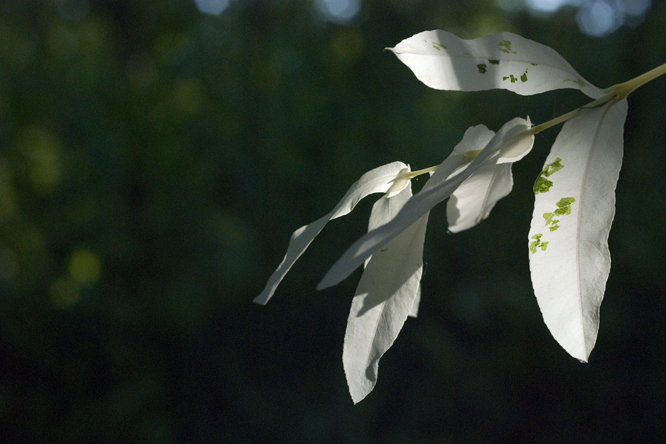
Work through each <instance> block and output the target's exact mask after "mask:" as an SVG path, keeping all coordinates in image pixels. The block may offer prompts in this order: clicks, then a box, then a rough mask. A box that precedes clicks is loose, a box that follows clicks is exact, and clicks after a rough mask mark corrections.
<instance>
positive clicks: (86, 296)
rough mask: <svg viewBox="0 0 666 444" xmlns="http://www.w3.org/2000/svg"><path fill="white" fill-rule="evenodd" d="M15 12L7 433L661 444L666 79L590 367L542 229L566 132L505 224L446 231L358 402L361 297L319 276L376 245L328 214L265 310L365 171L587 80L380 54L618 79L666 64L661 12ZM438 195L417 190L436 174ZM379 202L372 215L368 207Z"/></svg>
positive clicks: (12, 4)
mask: <svg viewBox="0 0 666 444" xmlns="http://www.w3.org/2000/svg"><path fill="white" fill-rule="evenodd" d="M361 6H362V9H361V12H360V13H359V15H358V16H357V17H356V18H355V19H353V20H352V21H351V22H349V23H347V24H334V23H330V22H327V21H326V20H325V17H324V16H323V15H322V14H321V13H320V12H319V11H318V9H317V7H316V4H315V3H314V2H301V1H296V0H283V1H278V0H259V1H241V0H236V1H233V2H231V4H230V6H229V8H228V9H227V10H226V11H224V12H223V13H222V14H221V15H220V16H219V17H212V16H207V15H204V14H202V13H200V12H199V11H198V10H197V8H196V6H195V5H194V2H193V1H190V0H169V1H157V0H145V1H131V0H113V1H90V2H86V1H64V0H53V1H46V0H39V1H38V0H30V1H19V0H13V1H12V0H9V1H4V2H2V3H0V436H2V441H3V442H100V443H106V442H108V443H119V442H152V443H175V442H188V443H193V442H211V443H212V442H215V443H217V442H253V443H296V442H312V443H327V442H331V443H333V442H335V443H339V442H350V443H351V442H358V443H370V442H382V443H410V442H419V443H425V442H433V443H434V442H437V443H443V442H466V443H470V442H471V443H475V442H478V443H481V442H483V443H494V442H496V443H504V442H544V443H546V442H553V443H555V442H630V441H631V442H657V441H658V440H659V438H660V437H662V436H663V423H664V421H665V420H666V383H665V381H666V351H665V350H666V329H665V328H664V327H666V322H665V316H664V313H666V303H665V301H664V294H665V292H666V276H665V273H664V270H665V269H666V268H665V267H664V263H665V262H664V256H663V254H664V251H665V250H666V248H665V247H666V242H665V239H666V235H665V234H666V232H665V231H664V227H663V221H664V220H665V219H666V198H665V197H664V196H666V175H665V174H664V172H663V171H664V168H663V165H665V164H666V154H665V153H666V130H665V129H664V125H663V121H664V112H663V109H664V105H663V104H664V100H666V79H659V80H657V81H655V82H653V83H651V84H649V85H647V86H645V87H644V88H643V89H641V90H638V91H637V92H636V93H634V94H633V95H632V96H631V97H630V112H629V118H628V122H627V126H626V131H625V146H626V155H625V165H624V168H623V171H622V173H621V176H620V182H619V185H618V193H617V216H616V221H615V224H614V228H613V230H612V231H611V238H610V244H611V252H612V254H613V269H612V271H611V277H610V281H609V284H608V290H607V292H606V301H605V302H604V305H603V306H602V310H601V319H602V320H601V331H600V336H599V340H598V344H597V348H596V350H595V351H594V352H593V354H592V357H591V360H590V363H589V364H586V365H583V364H579V363H578V362H577V361H575V360H573V359H572V358H570V357H569V356H568V355H566V353H565V352H564V351H563V350H561V349H560V348H559V346H558V345H557V343H555V341H554V340H553V339H552V338H551V337H550V335H549V333H548V331H547V329H546V327H545V326H544V325H543V323H542V322H541V317H540V313H539V310H538V307H537V304H536V301H535V300H534V297H533V295H532V290H531V286H530V280H529V271H528V265H527V239H526V236H527V231H528V228H529V220H530V217H531V212H532V209H531V205H532V203H533V194H532V191H531V185H532V183H533V180H534V178H535V177H536V176H537V175H538V173H539V171H540V169H541V166H542V164H543V160H544V159H545V157H546V155H547V152H548V149H549V147H550V144H552V142H553V141H554V139H555V137H556V134H557V130H550V131H548V132H546V133H545V134H544V135H543V136H540V137H539V139H538V140H537V144H536V146H535V150H534V152H533V153H532V154H531V155H530V156H528V157H527V158H526V159H525V160H524V161H522V162H520V163H519V164H517V165H516V166H515V167H514V172H515V189H514V192H513V193H512V194H511V195H510V196H509V197H507V198H505V199H504V200H502V201H501V202H500V203H499V204H498V205H497V207H496V209H495V210H494V212H493V214H492V215H491V217H490V219H489V220H488V221H486V222H484V223H482V224H481V225H480V226H478V227H476V228H474V229H472V230H469V231H467V232H464V233H461V234H457V235H449V234H447V233H446V220H445V216H444V211H443V208H442V209H441V210H435V211H434V212H433V214H432V215H431V219H430V225H429V232H428V235H427V240H426V258H425V259H426V268H425V277H424V281H423V299H422V306H421V307H422V308H421V313H420V317H419V319H416V320H410V321H408V322H407V324H406V325H405V328H404V330H403V332H402V333H401V336H400V338H399V339H398V341H397V342H396V344H395V346H394V347H393V348H392V349H391V350H390V351H389V353H388V354H387V355H386V356H385V357H384V358H383V359H382V368H381V372H380V378H379V383H378V385H377V388H376V389H375V391H374V392H373V393H372V394H371V395H370V396H369V397H368V399H366V400H365V401H363V402H362V403H361V404H359V405H357V406H353V405H352V403H351V400H350V398H349V395H348V394H347V391H346V384H345V380H344V375H343V371H342V362H341V353H342V339H343V334H344V328H345V322H346V316H347V311H348V308H349V304H350V301H351V297H352V295H353V291H354V288H355V282H353V281H354V280H355V279H356V278H357V276H358V275H354V276H355V277H353V278H352V279H350V280H349V282H345V283H343V284H341V285H339V286H338V287H336V288H334V289H331V290H327V291H325V292H322V293H317V292H315V290H314V287H315V285H316V282H318V280H319V279H320V278H321V276H323V273H324V272H325V271H326V270H327V267H329V266H330V265H331V264H332V263H333V262H334V260H335V259H336V258H337V256H338V255H339V254H341V253H342V252H343V251H344V248H345V247H346V246H347V245H348V244H349V243H350V242H352V241H353V240H355V239H356V238H357V237H358V236H360V235H361V234H362V233H363V231H364V229H365V224H366V221H365V220H364V219H365V218H366V217H367V212H368V211H369V208H370V205H371V203H365V202H364V203H362V204H361V205H359V208H358V210H357V211H355V214H353V215H351V216H349V217H347V218H344V219H343V220H340V221H335V222H334V223H332V224H331V226H330V227H328V228H327V230H326V231H325V232H324V233H323V234H322V236H321V238H319V239H317V240H316V241H315V242H314V244H313V246H312V248H311V249H310V250H309V251H308V252H307V253H306V254H307V256H305V259H304V260H303V261H302V262H300V263H298V264H297V265H296V267H295V268H294V269H293V270H292V273H291V274H290V275H289V276H288V277H287V279H286V280H285V282H284V283H283V284H282V286H281V287H280V288H279V289H278V292H277V294H276V296H275V297H274V299H273V300H272V301H271V302H270V303H269V304H268V306H266V307H258V306H256V305H254V304H252V303H251V300H252V298H253V297H254V296H256V295H257V294H258V293H259V292H260V291H261V289H262V287H263V284H264V282H265V280H266V279H267V278H268V276H269V275H270V273H271V272H272V270H273V269H274V268H275V267H276V266H277V265H278V264H279V262H280V260H281V258H282V255H283V254H284V251H285V248H286V245H287V241H288V238H289V235H290V233H291V232H292V231H293V230H294V229H296V228H298V227H300V226H302V225H303V224H305V223H308V222H310V221H312V220H314V219H316V218H317V217H319V216H321V215H323V214H325V213H327V212H328V211H330V209H331V208H332V207H333V206H334V205H335V203H336V202H337V201H338V199H339V198H340V197H341V196H342V194H343V193H344V191H345V190H346V189H347V187H348V186H349V185H350V184H351V183H352V182H353V181H355V180H356V179H357V178H358V177H359V176H360V175H361V174H362V173H363V172H365V171H367V170H369V169H371V168H373V167H375V166H378V165H381V164H383V163H388V162H391V161H394V160H401V161H404V162H408V163H410V164H411V165H412V167H414V168H422V167H427V166H431V165H434V164H437V163H439V162H441V160H442V159H443V158H444V157H445V156H446V155H447V154H448V152H449V151H450V150H451V149H452V147H453V146H454V145H455V143H457V141H459V140H460V138H461V137H462V134H463V133H464V131H465V129H466V128H468V127H469V126H471V125H476V124H479V123H484V124H486V125H487V126H488V127H490V128H491V129H494V130H496V129H498V128H499V127H500V126H501V125H502V124H503V123H504V122H506V121H508V120H510V119H511V118H513V117H516V116H521V117H524V116H526V115H529V116H530V117H531V119H532V121H533V122H535V123H539V122H543V121H545V120H547V119H550V118H552V117H553V116H555V115H559V114H561V113H564V112H566V111H569V110H570V109H572V108H574V107H576V106H579V105H581V104H583V103H585V98H584V97H583V96H582V95H580V94H576V93H575V92H567V91H557V92H553V93H550V94H545V95H540V96H535V97H519V96H515V95H512V94H510V93H508V92H504V91H490V92H482V93H467V94H465V93H451V92H442V91H434V90H430V89H428V88H426V87H425V86H423V85H422V84H420V82H418V81H417V80H416V79H415V78H414V77H413V75H412V74H411V72H409V70H408V69H407V68H406V67H404V66H403V65H402V64H401V63H400V62H399V61H398V60H396V58H395V57H394V56H393V55H392V54H389V53H387V52H383V51H382V50H383V48H384V47H387V46H394V45H395V44H397V43H398V42H399V41H400V40H402V39H404V38H406V37H409V36H411V35H413V34H415V33H417V32H420V31H423V30H426V29H437V28H440V29H446V30H448V31H451V32H453V33H456V34H457V35H459V36H461V37H464V38H473V37H478V36H481V35H484V34H488V33H492V32H496V31H512V32H516V33H519V34H521V35H523V36H525V37H527V38H530V39H533V40H536V41H539V42H541V43H544V44H546V45H549V46H551V47H553V48H555V49H556V50H557V51H559V52H560V53H561V54H562V55H563V56H564V57H565V58H566V59H567V60H568V61H569V62H570V63H571V64H572V65H573V66H574V67H575V68H576V69H577V70H578V71H579V72H580V73H581V74H582V75H583V76H585V77H586V78H587V79H588V80H590V81H592V82H593V83H595V84H597V85H599V86H610V85H612V84H614V83H618V82H621V81H624V80H627V79H629V78H632V77H634V76H636V75H638V74H641V73H642V72H644V71H646V70H648V69H650V68H653V67H654V66H656V65H658V64H661V63H664V62H665V61H666V34H664V32H663V23H665V22H666V6H665V5H664V3H663V2H655V3H654V5H653V8H652V10H650V11H649V12H648V14H647V15H646V17H645V20H644V21H643V22H642V23H640V24H637V25H636V26H634V27H633V28H632V27H624V28H621V29H620V30H618V31H616V32H615V33H613V34H611V35H609V36H607V37H605V38H603V39H596V38H590V37H585V36H583V35H581V34H580V33H579V31H578V29H577V27H576V25H575V22H574V20H573V16H574V10H573V9H572V8H568V9H567V8H564V9H562V10H560V11H559V12H558V13H557V14H554V15H550V16H547V17H545V16H544V17H532V16H530V15H529V14H528V13H527V12H526V11H525V10H517V11H516V12H506V11H503V10H502V9H500V8H499V7H498V6H497V5H496V3H495V2H494V1H492V0H472V1H465V2H458V1H442V2H424V1H419V0H409V1H402V0H401V1H398V0H390V1H378V0H366V1H363V2H362V5H361ZM417 183H418V181H417ZM364 212H365V213H364Z"/></svg>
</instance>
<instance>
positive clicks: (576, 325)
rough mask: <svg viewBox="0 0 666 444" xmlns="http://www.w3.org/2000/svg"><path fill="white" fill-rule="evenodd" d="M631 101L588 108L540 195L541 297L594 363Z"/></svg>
mask: <svg viewBox="0 0 666 444" xmlns="http://www.w3.org/2000/svg"><path fill="white" fill-rule="evenodd" d="M626 116H627V101H626V99H625V100H621V101H619V102H615V101H613V102H609V103H607V104H605V105H603V106H600V107H597V108H593V109H582V110H580V111H578V113H577V114H576V115H575V116H574V117H573V118H572V119H570V120H569V121H568V122H567V123H566V124H565V125H564V127H563V128H562V131H561V132H560V134H559V135H558V136H557V139H556V140H555V143H554V145H553V148H552V150H551V152H550V155H549V156H548V158H547V159H546V165H545V167H544V169H543V171H542V172H541V174H540V175H539V177H538V179H537V181H536V183H535V184H534V190H535V192H536V199H535V204H534V214H533V216H532V225H531V228H530V233H529V249H530V253H529V257H530V271H531V273H532V283H533V286H534V293H535V295H536V298H537V302H538V303H539V308H540V309H541V313H542V314H543V318H544V321H545V323H546V325H547V326H548V329H549V330H550V332H551V333H552V335H553V337H554V338H555V339H556V340H557V342H559V343H560V345H561V346H562V347H563V348H564V349H565V350H566V351H567V352H569V354H571V355H572V356H573V357H575V358H578V359H579V360H581V361H587V359H588V357H589V355H590V352H591V351H592V348H593V347H594V344H595V342H596V339H597V332H598V329H599V307H600V305H601V300H602V299H603V295H604V288H605V286H606V280H607V279H608V273H609V271H610V253H609V251H608V233H609V231H610V227H611V223H612V222H613V217H614V215H615V186H616V184H617V179H618V176H619V172H620V167H621V165H622V151H623V149H622V146H623V141H622V139H623V131H624V130H623V127H624V121H625V119H626Z"/></svg>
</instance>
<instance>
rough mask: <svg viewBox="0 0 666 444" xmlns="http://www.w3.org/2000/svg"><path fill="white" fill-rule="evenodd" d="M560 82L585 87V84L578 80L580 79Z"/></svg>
mask: <svg viewBox="0 0 666 444" xmlns="http://www.w3.org/2000/svg"><path fill="white" fill-rule="evenodd" d="M562 82H563V83H566V82H574V83H575V84H576V85H578V86H580V87H581V88H583V87H585V82H583V81H582V80H580V79H576V80H573V79H564V80H563V81H562Z"/></svg>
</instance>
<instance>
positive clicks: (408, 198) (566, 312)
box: [255, 31, 627, 403]
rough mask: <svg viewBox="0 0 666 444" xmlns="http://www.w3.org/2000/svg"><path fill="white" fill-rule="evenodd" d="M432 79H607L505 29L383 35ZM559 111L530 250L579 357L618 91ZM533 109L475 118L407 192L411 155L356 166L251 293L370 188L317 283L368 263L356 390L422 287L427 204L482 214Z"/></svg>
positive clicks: (349, 357)
mask: <svg viewBox="0 0 666 444" xmlns="http://www.w3.org/2000/svg"><path fill="white" fill-rule="evenodd" d="M390 50H391V51H393V52H394V53H395V54H396V55H397V56H398V58H399V59H400V60H401V61H402V62H404V63H405V64H406V65H407V66H408V67H409V68H410V69H411V70H412V71H413V72H414V74H415V75H416V77H417V78H418V79H419V80H421V81H422V82H423V83H425V84H426V85H428V86H430V87H432V88H437V89H444V90H460V91H480V90H487V89H493V88H501V89H507V90H510V91H513V92H515V93H518V94H522V95H530V94H538V93H542V92H545V91H551V90H555V89H561V88H574V89H579V90H580V91H582V92H583V93H584V94H586V95H588V96H589V97H591V98H593V99H600V98H602V97H605V96H607V94H609V93H610V91H611V90H610V89H609V90H601V89H599V88H597V87H596V86H594V85H592V84H590V83H589V82H587V81H586V80H585V79H583V78H582V77H581V76H580V75H579V74H578V73H577V72H576V71H575V70H574V69H573V68H572V67H571V66H570V65H569V64H568V63H567V62H566V61H565V60H564V59H563V58H562V57H561V56H560V55H559V54H557V52H555V51H554V50H553V49H551V48H549V47H547V46H544V45H541V44H538V43H535V42H532V41H530V40H527V39H524V38H522V37H520V36H517V35H515V34H511V33H499V34H493V35H488V36H485V37H481V38H478V39H475V40H462V39H459V38H458V37H456V36H454V35H453V34H450V33H447V32H445V31H426V32H422V33H420V34H416V35H415V36H413V37H411V38H409V39H406V40H404V41H402V42H401V43H400V44H398V45H397V46H396V47H395V48H390ZM599 103H601V105H598V106H596V107H590V108H583V109H581V110H579V111H578V112H577V113H576V114H575V115H574V116H573V117H572V118H571V119H569V120H568V121H567V123H566V124H565V125H564V127H563V129H562V131H561V133H560V134H559V136H558V137H557V139H556V141H555V143H554V145H553V147H552V150H551V153H550V155H549V156H548V159H547V160H546V164H545V166H544V169H543V171H542V172H541V173H540V174H539V176H538V178H537V180H536V182H535V185H534V191H535V196H536V199H535V206H534V215H533V219H532V225H531V229H530V233H529V235H528V245H527V246H528V254H529V258H530V269H531V274H532V282H533V285H534V291H535V294H536V297H537V301H538V303H539V307H540V308H541V311H542V314H543V317H544V321H545V323H546V325H547V326H548V328H549V329H550V331H551V333H552V334H553V336H554V337H555V339H556V340H557V341H558V342H559V343H560V344H561V345H562V347H563V348H564V349H565V350H567V351H568V352H569V353H570V354H571V355H572V356H574V357H576V358H578V359H580V360H582V361H586V360H587V358H588V356H589V354H590V352H591V350H592V348H593V347H594V343H595V341H596V336H597V331H598V327H599V306H600V304H601V299H602V297H603V294H604V288H605V285H606V280H607V278H608V273H609V270H610V255H609V252H608V245H607V239H608V232H609V230H610V226H611V223H612V220H613V216H614V212H615V185H616V183H617V179H618V175H619V170H620V166H621V163H622V149H623V148H622V145H623V143H622V134H623V126H624V120H625V118H626V114H627V102H626V99H619V98H611V99H609V100H602V101H601V102H599ZM531 128H532V124H531V122H530V121H529V118H528V119H523V118H515V119H513V120H511V121H509V122H507V123H506V124H504V125H503V126H502V127H501V128H500V129H499V130H498V131H497V133H494V132H493V131H491V130H489V129H488V128H486V127H485V126H483V125H478V126H474V127H471V128H469V129H468V130H467V131H466V132H465V135H464V137H463V139H462V141H461V142H460V143H459V144H458V145H457V146H456V147H455V148H454V149H453V151H452V152H451V154H450V155H449V156H448V157H447V158H446V159H445V160H444V161H443V162H442V163H441V164H440V165H439V166H438V167H437V169H436V170H435V171H434V173H433V174H432V175H431V177H430V178H429V180H428V181H427V182H426V183H425V185H424V186H423V188H422V189H421V190H420V191H419V192H418V193H416V194H414V195H412V190H411V184H410V178H411V176H410V169H409V167H408V166H407V165H406V164H404V163H402V162H393V163H390V164H388V165H384V166H382V167H379V168H376V169H374V170H372V171H369V172H368V173H366V174H364V175H363V176H362V177H361V178H360V179H359V180H358V181H357V182H356V183H355V184H354V185H352V187H351V188H350V189H349V191H348V192H347V194H346V195H345V196H344V197H343V198H342V200H341V201H340V202H339V203H338V205H337V206H336V207H335V208H334V209H333V210H332V211H331V212H330V213H329V214H327V215H326V216H324V217H322V218H320V219H318V220H317V221H315V222H313V223H311V224H309V225H306V226H304V227H301V228H300V229H298V230H296V231H295V232H294V234H293V235H292V238H291V240H290V242H289V247H288V249H287V254H286V255H285V257H284V260H283V261H282V263H281V264H280V266H279V267H278V268H277V270H276V271H275V272H274V273H273V275H272V276H271V277H270V279H269V281H268V283H267V285H266V288H265V289H264V291H263V292H262V293H261V294H260V295H259V296H258V297H257V298H256V299H255V302H257V303H260V304H265V303H266V302H268V300H269V299H270V298H271V296H272V295H273V293H274V292H275V289H276V288H277V286H278V285H279V283H280V282H281V281H282V279H283V278H284V276H285V275H286V273H287V272H288V271H289V269H290V268H291V266H292V265H293V264H294V262H295V261H296V260H297V259H298V258H299V257H300V256H301V254H303V252H304V251H305V250H306V249H307V247H308V246H309V245H310V243H311V242H312V240H313V239H314V238H315V237H316V236H317V235H318V234H319V232H320V231H321V230H322V229H323V227H324V226H325V225H326V223H328V221H330V220H332V219H335V218H337V217H340V216H343V215H345V214H348V213H349V212H350V211H352V209H353V208H354V206H355V205H356V204H357V203H358V202H359V201H360V200H361V199H362V198H364V197H365V196H367V195H369V194H373V193H385V194H384V196H383V197H381V198H380V199H379V200H377V202H376V203H375V204H374V206H373V208H372V212H371V215H370V222H369V226H368V233H367V234H366V235H365V236H363V237H362V238H361V239H359V240H358V241H356V242H355V243H354V244H352V246H351V247H349V249H348V250H347V251H346V252H345V253H344V254H343V255H342V256H341V257H340V259H339V260H338V261H337V262H336V263H335V264H334V265H333V266H332V267H331V269H330V270H329V271H328V273H326V275H325V276H324V278H323V280H322V281H321V282H320V284H319V285H318V287H317V288H318V289H323V288H327V287H330V286H332V285H335V284H337V283H339V282H340V281H342V280H343V279H345V278H346V277H347V276H349V274H351V273H352V272H353V271H354V270H355V269H356V268H358V267H359V266H361V265H364V266H365V270H364V272H363V275H362V276H361V280H360V282H359V284H358V287H357V289H356V294H355V296H354V298H353V301H352V307H351V311H350V314H349V318H348V323H347V331H346V333H345V342H344V350H343V364H344V368H345V374H346V376H347V382H348V385H349V390H350V393H351V396H352V399H353V401H354V402H355V403H356V402H358V401H360V400H362V399H363V398H364V397H365V396H367V394H368V393H370V391H372V389H373V388H374V385H375V383H376V381H377V374H378V366H379V360H380V358H381V357H382V355H383V354H384V353H385V352H386V351H387V350H388V349H389V348H390V347H391V345H392V344H393V342H394V341H395V339H396V337H397V335H398V333H399V332H400V330H401V329H402V326H403V324H404V322H405V320H406V319H407V317H408V316H410V315H412V316H416V313H417V311H418V304H419V300H420V297H421V289H420V280H421V274H422V269H423V259H422V258H423V244H424V239H425V231H426V224H427V221H428V215H429V212H430V210H431V209H432V208H433V207H434V206H435V205H437V204H438V203H440V202H442V201H444V200H446V199H449V200H448V203H447V209H446V214H447V218H448V222H449V230H450V231H451V232H454V233H456V232H459V231H462V230H466V229H468V228H471V227H473V226H475V225H477V224H478V223H479V222H480V221H481V220H483V219H485V218H487V217H488V215H489V214H490V211H491V210H492V208H493V207H494V206H495V204H496V203H497V201H498V200H499V199H501V198H503V197H505V196H506V195H508V194H509V192H510V191H511V188H512V187H513V179H512V175H511V165H512V163H513V162H516V161H518V160H520V159H522V158H523V157H524V156H525V155H527V154H528V153H529V152H530V150H531V149H532V145H533V143H534V132H533V131H531Z"/></svg>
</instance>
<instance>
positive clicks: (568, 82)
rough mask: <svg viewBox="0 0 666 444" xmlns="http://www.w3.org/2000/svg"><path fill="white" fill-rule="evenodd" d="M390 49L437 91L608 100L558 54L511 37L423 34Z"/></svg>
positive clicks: (429, 32) (420, 78) (502, 34)
mask: <svg viewBox="0 0 666 444" xmlns="http://www.w3.org/2000/svg"><path fill="white" fill-rule="evenodd" d="M388 49H390V50H391V51H393V52H394V53H395V55H396V56H398V58H399V59H400V60H401V61H402V62H403V63H404V64H405V65H407V66H408V67H409V68H410V69H411V70H412V71H413V72H414V74H415V75H416V77H417V78H418V79H419V80H420V81H422V82H423V83H425V84H426V85H428V86H429V87H431V88H435V89H444V90H453V91H482V90H488V89H496V88H500V89H507V90H509V91H514V92H515V93H517V94H521V95H531V94H538V93H542V92H545V91H551V90H555V89H563V88H573V89H579V90H581V91H582V92H583V93H585V94H586V95H588V96H589V97H592V98H594V99H598V98H600V97H602V96H603V95H604V92H603V91H602V90H601V89H599V88H597V87H596V86H594V85H592V84H591V83H589V82H588V81H586V80H585V79H584V78H583V77H581V75H580V74H578V73H577V72H576V70H574V69H573V68H572V67H571V65H569V63H568V62H567V61H566V60H564V59H563V58H562V56H560V55H559V54H558V53H557V52H556V51H555V50H553V49H552V48H549V47H548V46H545V45H542V44H540V43H536V42H533V41H531V40H528V39H526V38H523V37H521V36H519V35H516V34H512V33H510V32H500V33H497V34H491V35H486V36H484V37H479V38H477V39H474V40H463V39H461V38H459V37H456V36H455V35H453V34H451V33H449V32H446V31H441V30H437V31H424V32H421V33H419V34H416V35H414V36H412V37H410V38H408V39H405V40H403V41H402V42H400V43H399V44H398V45H397V46H396V47H395V48H388Z"/></svg>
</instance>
